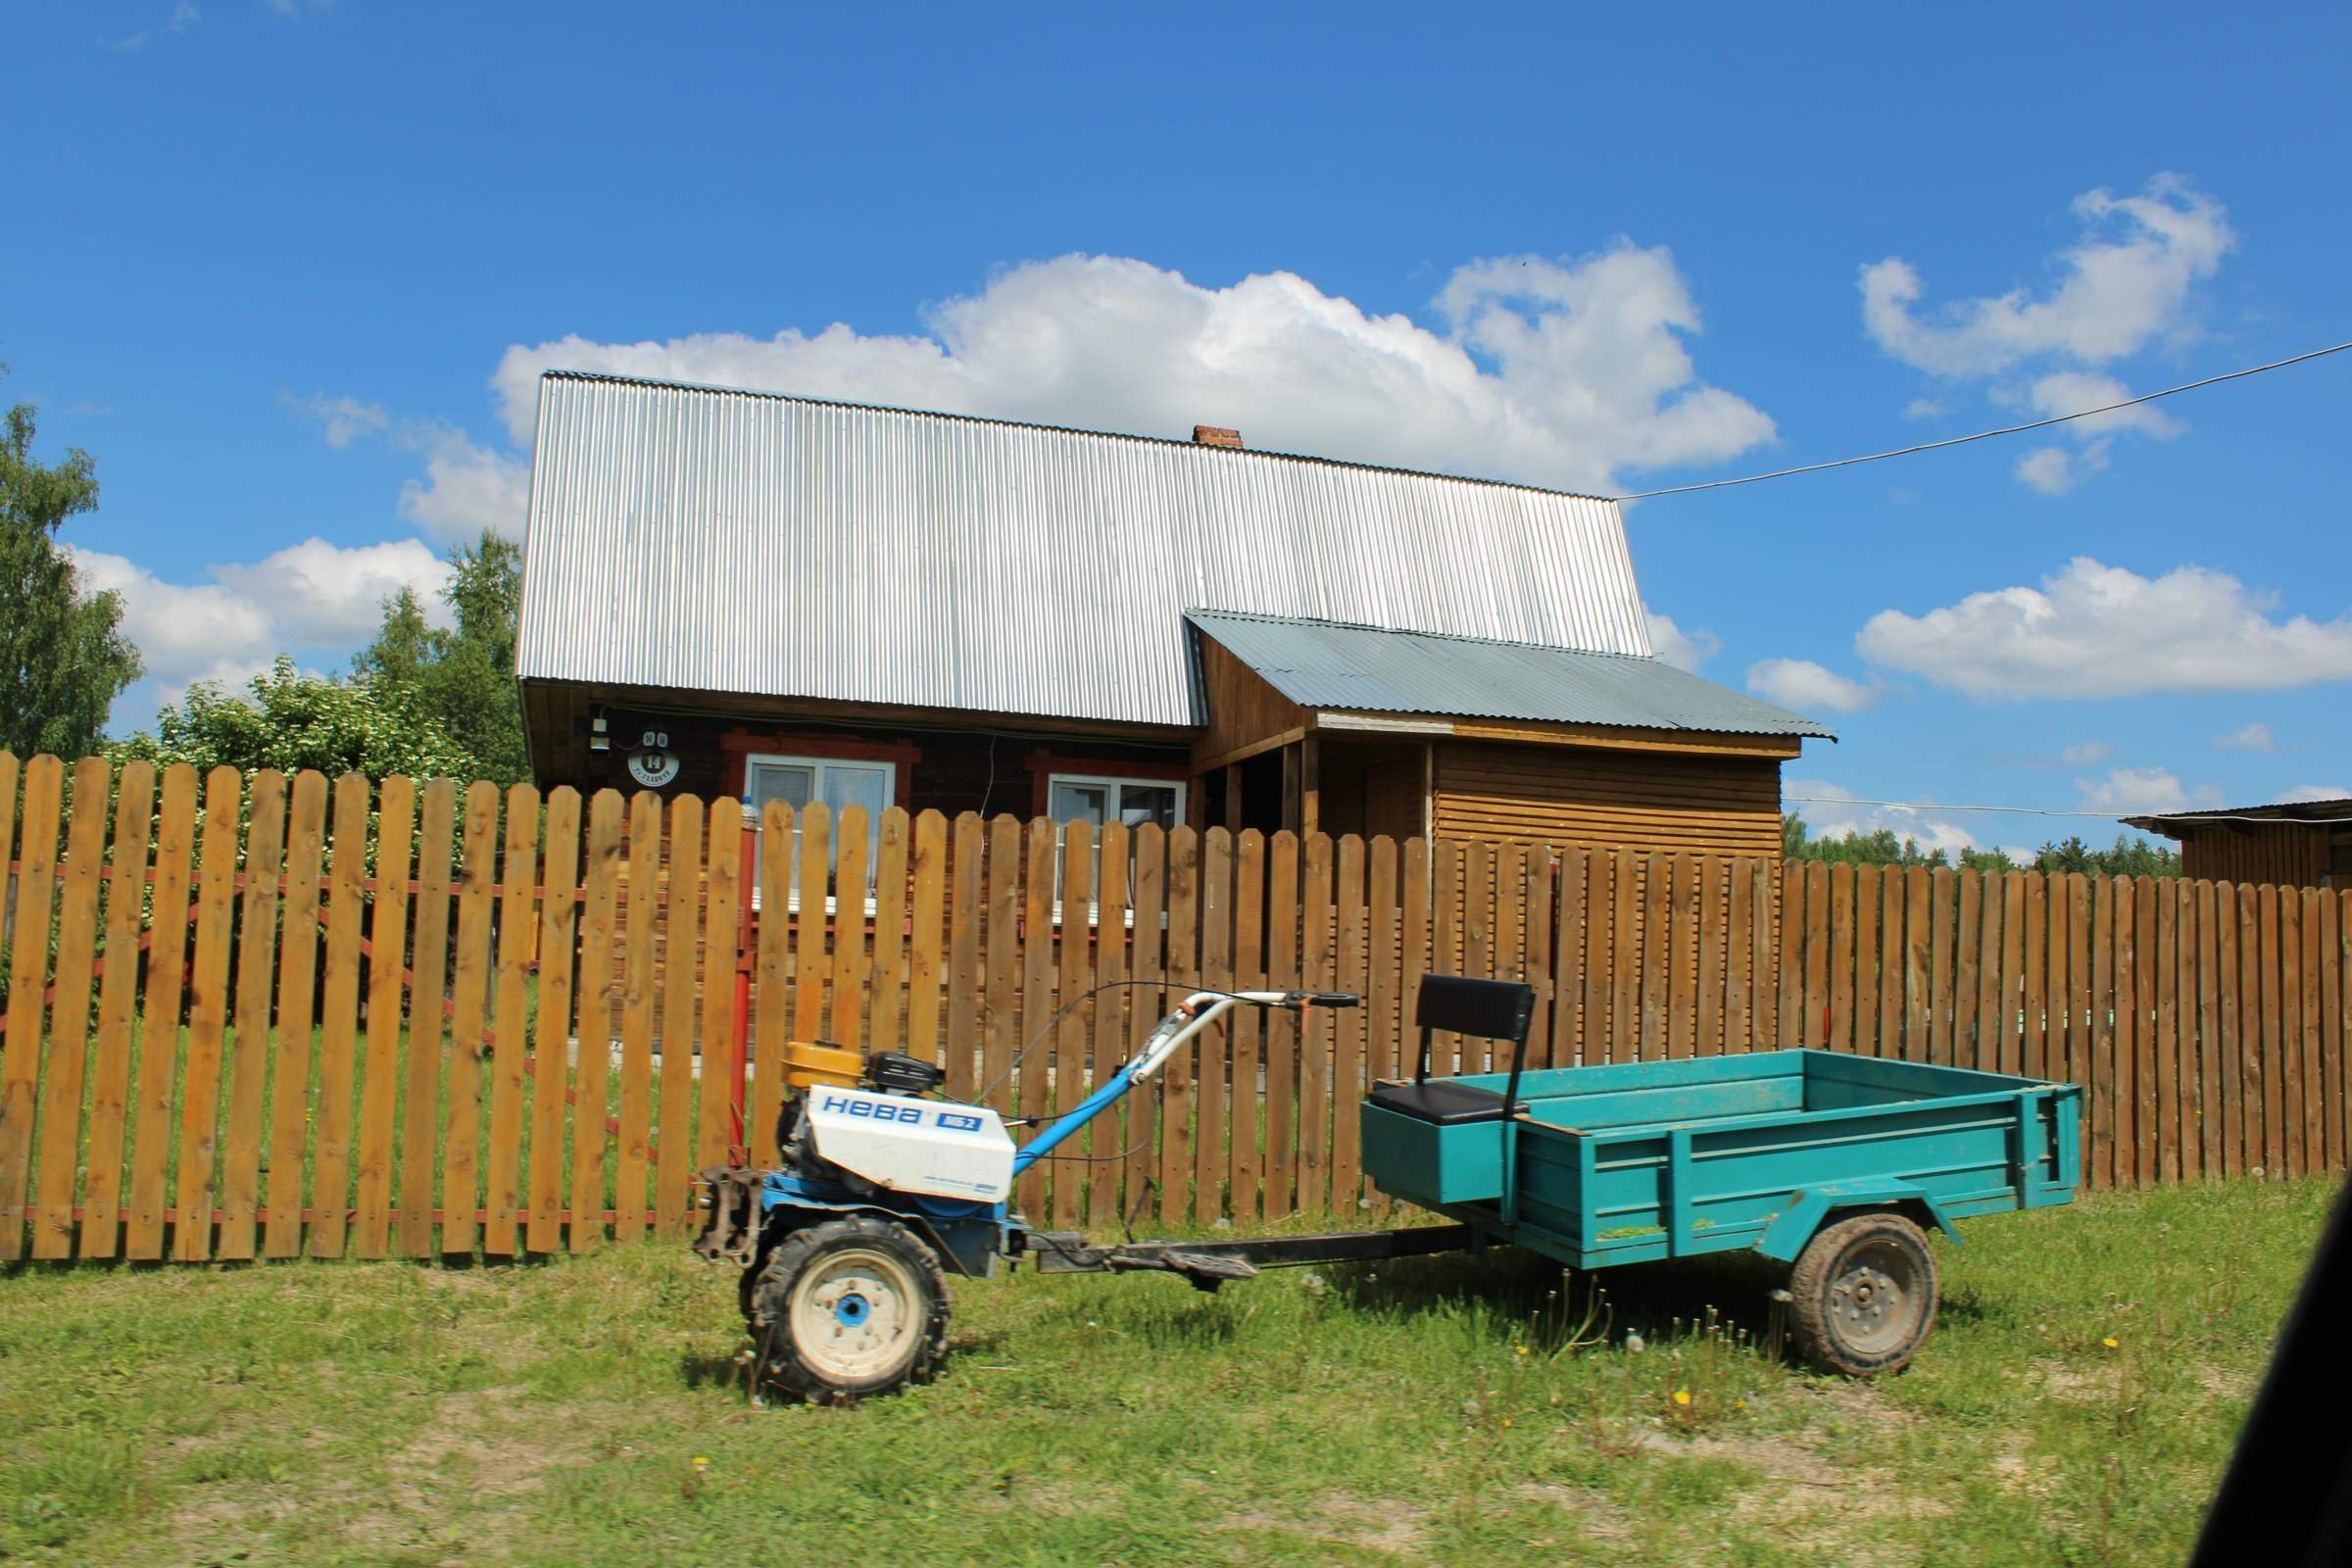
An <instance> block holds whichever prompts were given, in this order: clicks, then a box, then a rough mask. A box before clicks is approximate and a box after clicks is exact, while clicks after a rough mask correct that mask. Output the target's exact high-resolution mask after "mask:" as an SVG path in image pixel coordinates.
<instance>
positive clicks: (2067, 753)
mask: <svg viewBox="0 0 2352 1568" xmlns="http://www.w3.org/2000/svg"><path fill="white" fill-rule="evenodd" d="M2114 752H2115V748H2114V747H2112V746H2110V745H2108V744H2107V743H2106V742H2105V741H2084V742H2083V743H2082V745H2080V746H2069V747H2067V748H2066V749H2065V750H2064V751H2062V752H2060V753H2059V754H2058V760H2059V761H2060V762H2061V763H2062V764H2064V765H2065V766H2067V767H2088V766H2089V765H2090V764H2091V763H2093V762H2104V761H2105V760H2107V759H2108V758H2109V757H2110V756H2112V755H2114Z"/></svg>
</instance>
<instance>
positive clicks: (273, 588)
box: [212, 539, 450, 648]
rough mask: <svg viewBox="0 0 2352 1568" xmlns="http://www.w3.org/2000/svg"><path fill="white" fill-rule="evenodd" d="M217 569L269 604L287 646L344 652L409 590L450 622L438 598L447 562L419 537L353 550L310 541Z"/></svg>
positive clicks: (430, 615)
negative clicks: (389, 602) (386, 605)
mask: <svg viewBox="0 0 2352 1568" xmlns="http://www.w3.org/2000/svg"><path fill="white" fill-rule="evenodd" d="M212 570H213V575H214V577H216V578H217V579H219V580H220V581H221V584H222V585H224V586H225V587H227V588H230V589H232V590H234V591H236V592H239V593H242V594H244V595H245V596H246V597H247V598H249V599H250V600H252V601H253V602H254V603H256V604H260V605H266V606H268V607H270V615H271V619H272V622H273V626H272V629H273V631H274V632H275V634H276V636H277V638H278V639H279V641H280V642H281V643H282V644H283V645H284V646H285V647H288V648H331V647H340V646H345V645H348V644H350V643H352V642H354V641H356V640H359V639H360V638H364V637H366V636H367V635H368V634H369V633H371V632H372V631H373V630H374V629H375V625H376V622H377V621H378V620H379V619H380V618H381V617H382V614H383V604H384V601H385V600H387V599H390V598H391V597H392V596H393V595H394V594H396V593H398V592H399V591H400V590H401V589H403V588H407V589H410V590H411V591H413V592H414V593H415V594H416V595H417V599H418V600H419V601H421V602H422V604H423V606H424V611H425V618H426V619H428V620H430V621H433V622H434V623H436V624H447V614H448V607H446V606H445V605H443V604H442V603H441V599H440V593H441V589H442V587H443V586H444V585H445V584H447V582H448V581H449V570H450V568H449V564H448V563H447V562H444V561H442V560H440V559H439V558H438V557H436V556H435V555H434V554H433V553H432V551H431V549H429V548H428V547H427V546H426V545H425V543H424V541H423V540H421V539H398V540H387V541H385V542H384V543H382V544H374V545H357V546H351V547H348V548H347V547H344V546H340V545H330V544H328V543H327V542H326V541H325V540H323V539H305V540H304V541H303V542H302V543H300V544H298V545H288V546H287V547H286V548H285V549H283V550H280V551H277V552H276V553H274V554H272V555H270V556H266V557H264V558H263V559H262V560H260V561H257V562H252V563H249V564H239V565H228V566H215V567H213V568H212ZM355 634H356V635H355Z"/></svg>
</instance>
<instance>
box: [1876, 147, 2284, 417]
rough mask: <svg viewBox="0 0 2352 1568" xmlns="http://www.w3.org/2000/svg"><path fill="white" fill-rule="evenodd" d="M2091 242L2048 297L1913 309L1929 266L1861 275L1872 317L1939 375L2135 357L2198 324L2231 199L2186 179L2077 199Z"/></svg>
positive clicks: (1897, 261)
mask: <svg viewBox="0 0 2352 1568" xmlns="http://www.w3.org/2000/svg"><path fill="white" fill-rule="evenodd" d="M2074 212H2075V216H2076V217H2077V218H2079V219H2081V220H2082V229H2083V231H2082V238H2081V240H2080V241H2079V242H2078V243H2077V244H2076V245H2075V246H2074V247H2073V248H2072V249H2070V250H2067V251H2065V252H2063V253H2061V254H2060V255H2059V256H2058V257H2057V258H2056V262H2057V267H2058V270H2059V272H2060V274H2061V275H2060V280H2059V282H2058V284H2057V286H2056V287H2055V288H2054V289H2052V290H2050V291H2049V292H2048V293H2047V294H2046V295H2044V296H2043V297H2041V298H2034V297H2032V296H2031V295H2030V294H2029V291H2027V290H2026V289H2023V288H2019V289H2012V290H2010V291H2009V292H2007V293H2005V294H2000V295H1990V296H1981V297H1978V298H1975V299H1964V300H1956V301H1953V302H1951V303H1950V304H1947V305H1944V306H1941V307H1939V308H1936V309H1935V310H1932V311H1928V312H1925V313H1921V312H1918V311H1916V310H1915V309H1914V308H1915V307H1916V306H1917V305H1918V303H1919V301H1920V298H1921V296H1922V295H1923V294H1924V293H1925V285H1924V284H1923V282H1922V281H1921V278H1920V274H1919V271H1918V270H1917V269H1916V268H1914V267H1913V266H1912V265H1911V264H1910V263H1909V262H1906V261H1904V260H1902V259H1901V258H1899V257H1892V256H1890V257H1888V258H1887V259H1886V260H1885V261H1882V262H1876V263H1873V264H1871V265H1870V266H1868V267H1865V268H1863V269H1862V272H1861V280H1860V286H1861V290H1862V320H1863V324H1864V326H1865V328H1866V329H1867V330H1868V331H1869V333H1870V335H1871V337H1872V339H1873V340H1874V341H1876V342H1877V343H1878V345H1879V346H1880V347H1881V348H1882V349H1884V350H1886V351H1887V353H1888V354H1891V355H1893V356H1894V357H1895V358H1896V359H1898V360H1901V361H1902V362H1903V363H1904V364H1906V365H1910V366H1915V367H1917V368H1920V369H1923V370H1927V371H1930V372H1932V373H1934V374H1936V375H1945V376H1985V375H1994V374H1997V373H1999V372H2000V371H2003V370H2006V369H2008V368H2011V367H2012V366H2014V365H2016V364H2018V363H2019V362H2020V361H2023V360H2026V359H2031V358H2034V357H2037V356H2042V355H2062V356H2064V357H2066V358H2068V359H2072V360H2075V361H2078V362H2080V363H2082V364H2085V365H2099V364H2104V363H2106V362H2108V361H2110V360H2114V359H2118V358H2121V357H2123V356H2125V355H2128V354H2132V353H2135V352H2137V351H2138V350H2139V349H2140V348H2142V347H2143V346H2145V345H2146V344H2147V343H2149V342H2150V341H2151V340H2153V339H2155V338H2157V337H2158V336H2160V335H2163V336H2174V337H2179V336H2181V335H2184V334H2185V333H2186V332H2187V330H2188V328H2189V326H2190V319H2191V315H2192V308H2193V305H2194V300H2193V291H2194V288H2195V285H2196V284H2197V283H2198V282H2200V281H2202V280H2204V279H2206V278H2209V277H2211V276H2212V275H2213V274H2214V271H2215V270H2216V269H2218V268H2219V267H2220V266H2221V260H2222V257H2223V256H2224V255H2226V254H2227V253H2228V252H2229V250H2230V248H2231V247H2232V246H2234V245H2235V244H2236V242H2237V241H2236V235H2235V234H2234V233H2233V232H2232V231H2231V229H2230V227H2229V218H2228V215H2227V214H2226V213H2225V212H2224V210H2223V208H2222V205H2221V203H2219V202H2217V201H2215V200H2214V199H2213V198H2212V197H2210V196H2207V195H2205V194H2203V193H2202V192H2200V191H2198V190H2196V189H2195V188H2194V187H2192V186H2190V185H2189V184H2188V183H2187V181H2185V180H2183V179H2181V178H2180V176H2179V175H2176V174H2158V175H2157V176H2156V177H2155V178H2153V179H2151V180H2149V181H2148V184H2147V188H2146V189H2145V190H2144V191H2142V192H2141V193H2140V194H2138V195H2136V196H2116V195H2114V194H2112V193H2110V192H2108V191H2106V190H2103V189H2102V190H2093V191H2087V192H2085V193H2084V194H2082V195H2081V196H2078V197H2076V198H2075V202H2074Z"/></svg>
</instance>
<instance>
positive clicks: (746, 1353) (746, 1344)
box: [678, 1335, 757, 1394]
mask: <svg viewBox="0 0 2352 1568" xmlns="http://www.w3.org/2000/svg"><path fill="white" fill-rule="evenodd" d="M756 1352H757V1347H756V1346H755V1345H754V1344H753V1343H752V1340H751V1337H750V1336H749V1335H746V1336H745V1337H744V1338H743V1339H742V1340H740V1341H739V1342H737V1343H736V1344H735V1346H734V1347H733V1348H729V1349H725V1350H688V1351H687V1352H685V1353H684V1354H683V1355H681V1356H679V1357H678V1381H679V1382H680V1383H682V1384H684V1385H685V1386H686V1387H687V1388H689V1389H696V1390H701V1389H731V1390H733V1391H735V1392H736V1393H738V1394H741V1393H743V1392H744V1381H745V1379H747V1378H749V1377H750V1376H751V1373H752V1359H751V1358H752V1356H753V1355H754V1354H755V1353H756Z"/></svg>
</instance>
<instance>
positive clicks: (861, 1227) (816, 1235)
mask: <svg viewBox="0 0 2352 1568" xmlns="http://www.w3.org/2000/svg"><path fill="white" fill-rule="evenodd" d="M751 1300H752V1332H753V1334H754V1335H755V1336H756V1337H757V1339H758V1341H759V1355H760V1376H761V1378H762V1380H763V1381H764V1382H765V1384H766V1385H767V1386H768V1387H770V1388H772V1389H774V1390H776V1391H778V1392H780V1393H782V1394H785V1395H787V1396H790V1397H797V1398H803V1399H807V1400H808V1401H809V1403H811V1404H855V1403H857V1402H858V1400H859V1399H862V1398H866V1397H870V1396H873V1395H878V1394H892V1393H896V1392H897V1391H898V1390H900V1389H903V1388H905V1387H906V1386H907V1385H908V1384H910V1383H928V1382H930V1381H931V1379H932V1377H933V1376H934V1375H936V1374H937V1372H938V1370H939V1363H940V1359H941V1357H942V1356H943V1355H945V1353H946V1351H947V1344H948V1311H949V1308H950V1307H951V1305H953V1301H952V1299H951V1298H950V1297H949V1295H948V1281H947V1276H946V1274H945V1273H944V1272H942V1270H941V1269H940V1266H939V1258H938V1256H937V1255H936V1254H934V1253H933V1252H932V1250H931V1249H930V1248H929V1247H928V1246H926V1245H924V1243H923V1242H922V1241H921V1240H920V1239H919V1238H917V1237H916V1236H915V1235H914V1234H913V1233H912V1232H910V1231H908V1230H907V1229H906V1228H905V1227H904V1226H900V1225H894V1224H892V1223H891V1222H890V1221H888V1220H883V1219H875V1218H871V1217H868V1216H864V1215H859V1216H858V1217H855V1218H851V1219H838V1220H831V1221H828V1222H827V1223H825V1224H822V1225H815V1226H811V1227H809V1229H807V1230H800V1231H794V1232H793V1233H792V1234H791V1235H789V1236H787V1237H785V1238H784V1239H783V1240H782V1241H780V1242H778V1243H777V1244H776V1245H775V1247H774V1248H773V1249H772V1250H770V1251H769V1252H768V1254H767V1261H766V1262H765V1263H764V1264H763V1265H762V1266H761V1267H760V1272H759V1276H758V1279H757V1280H756V1282H755V1283H754V1285H753V1287H752V1292H751Z"/></svg>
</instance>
